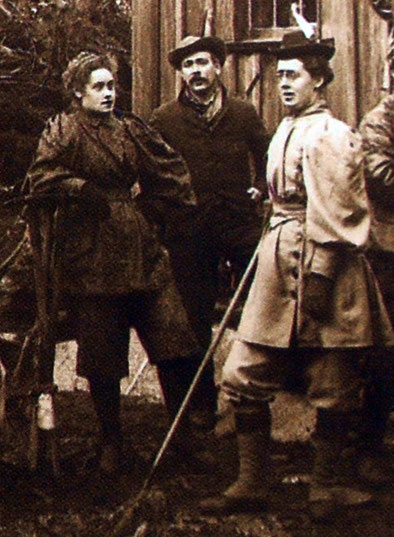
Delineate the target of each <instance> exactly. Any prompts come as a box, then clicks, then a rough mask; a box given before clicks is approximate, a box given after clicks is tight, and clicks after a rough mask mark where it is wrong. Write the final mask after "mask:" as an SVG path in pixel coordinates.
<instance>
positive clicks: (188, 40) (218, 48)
mask: <svg viewBox="0 0 394 537" xmlns="http://www.w3.org/2000/svg"><path fill="white" fill-rule="evenodd" d="M200 51H206V52H211V53H212V54H213V55H214V56H216V58H217V59H218V60H219V63H220V65H221V66H223V64H224V62H225V61H226V54H227V53H226V44H225V42H224V41H223V40H222V39H220V38H219V37H214V36H207V37H197V36H195V35H188V36H187V37H184V38H183V39H182V41H180V43H178V45H177V47H176V48H174V49H173V50H171V51H170V52H169V54H168V61H169V62H170V64H171V65H172V66H173V67H175V69H180V68H181V63H182V60H184V59H185V58H187V56H190V55H191V54H194V53H195V52H200Z"/></svg>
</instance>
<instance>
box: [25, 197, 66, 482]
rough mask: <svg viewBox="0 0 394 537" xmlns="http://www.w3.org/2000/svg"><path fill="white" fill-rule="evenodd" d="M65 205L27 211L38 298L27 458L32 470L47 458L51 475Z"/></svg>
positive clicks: (54, 469) (54, 458) (54, 459)
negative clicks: (54, 370) (33, 382)
mask: <svg viewBox="0 0 394 537" xmlns="http://www.w3.org/2000/svg"><path fill="white" fill-rule="evenodd" d="M65 214H66V209H65V208H64V207H62V206H60V205H58V206H57V207H56V209H55V210H54V211H52V209H48V208H47V207H42V206H33V207H31V208H30V211H29V230H30V237H31V244H32V251H33V262H34V264H33V269H34V282H35V292H36V301H37V319H36V330H37V333H38V345H37V348H36V366H37V371H36V375H37V379H36V380H37V386H36V390H35V393H34V395H35V396H36V397H37V405H33V409H32V425H31V435H30V446H29V460H30V466H31V469H32V470H37V469H46V466H47V462H48V460H47V459H48V458H49V460H50V463H51V468H50V469H51V470H52V473H53V475H55V476H56V475H57V474H58V461H57V453H56V441H55V434H54V429H55V422H54V410H53V395H54V393H55V391H56V387H55V385H54V382H53V368H54V362H55V348H56V324H57V320H58V311H59V302H60V290H61V280H62V272H63V271H62V261H63V248H64V242H65V229H64V228H65V226H64V223H65V222H64V220H65Z"/></svg>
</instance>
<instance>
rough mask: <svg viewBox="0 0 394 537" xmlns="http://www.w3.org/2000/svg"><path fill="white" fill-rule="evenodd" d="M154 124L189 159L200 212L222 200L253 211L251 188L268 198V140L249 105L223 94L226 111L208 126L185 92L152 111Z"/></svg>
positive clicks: (220, 113)
mask: <svg viewBox="0 0 394 537" xmlns="http://www.w3.org/2000/svg"><path fill="white" fill-rule="evenodd" d="M150 122H151V124H152V125H153V127H155V128H156V129H157V130H158V131H159V132H160V134H161V135H162V136H163V138H164V139H165V140H166V141H167V142H168V143H169V144H170V145H171V146H172V147H173V148H174V149H176V151H178V152H179V153H180V154H181V155H182V156H183V158H184V159H185V161H186V163H187V165H188V168H189V170H190V173H191V177H192V186H193V190H194V191H195V193H196V196H197V200H198V205H199V206H201V205H204V204H206V203H209V202H210V201H211V200H213V199H217V198H222V199H225V200H229V202H230V203H233V205H234V207H239V209H240V210H242V209H244V210H245V209H246V210H251V207H252V205H253V204H251V202H250V199H249V196H248V194H247V190H248V188H250V187H251V186H255V187H257V188H259V189H260V190H262V191H263V193H265V192H266V187H265V155H266V151H267V147H268V136H267V133H266V131H265V128H264V125H263V122H262V121H261V119H260V118H259V116H258V115H257V112H256V110H255V108H254V106H253V105H251V104H250V103H247V102H245V101H242V100H241V99H239V98H231V97H227V95H226V92H225V90H224V104H223V107H222V109H221V110H220V111H219V112H218V113H217V114H216V115H215V116H214V118H213V119H212V121H210V122H208V121H207V120H206V119H205V118H204V117H202V116H200V115H199V114H197V113H196V111H195V110H194V109H193V108H192V107H190V106H188V105H187V104H186V102H185V98H184V96H183V91H182V92H181V93H180V95H179V97H178V99H177V100H174V101H171V102H169V103H166V104H163V105H162V106H160V107H159V108H158V109H156V110H154V112H153V114H152V117H151V120H150ZM250 156H252V158H253V161H254V169H255V178H253V177H252V172H251V166H250Z"/></svg>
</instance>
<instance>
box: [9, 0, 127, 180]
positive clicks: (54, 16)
mask: <svg viewBox="0 0 394 537" xmlns="http://www.w3.org/2000/svg"><path fill="white" fill-rule="evenodd" d="M130 14H131V0H101V1H99V2H97V1H96V0H56V1H49V0H0V31H1V36H2V38H1V41H0V104H1V106H0V177H1V181H0V182H1V185H2V187H3V189H4V188H6V189H7V190H8V189H9V188H10V187H15V186H16V185H18V184H20V183H21V181H23V178H24V175H25V173H26V170H27V167H28V166H29V164H30V162H31V159H32V156H33V154H34V151H35V148H36V146H37V142H38V139H39V135H40V133H41V130H42V128H43V126H44V124H45V121H46V119H47V118H48V117H50V116H51V115H53V114H54V113H55V112H57V111H58V110H60V109H62V108H63V107H64V106H66V105H67V103H66V102H65V101H64V98H63V95H62V87H61V73H62V72H63V70H64V68H65V66H66V65H67V62H68V61H69V60H70V59H71V58H72V57H73V56H75V55H76V54H77V53H78V52H80V51H81V50H86V49H89V50H97V51H111V52H112V53H113V54H114V55H115V56H116V57H117V59H118V61H119V66H120V69H119V87H118V106H119V107H120V108H123V109H128V108H129V106H130V91H131V73H130V55H131V51H130V45H131V28H130Z"/></svg>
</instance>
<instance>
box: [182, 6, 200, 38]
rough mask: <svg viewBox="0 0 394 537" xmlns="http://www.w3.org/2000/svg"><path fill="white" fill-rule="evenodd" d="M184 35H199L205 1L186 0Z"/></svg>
mask: <svg viewBox="0 0 394 537" xmlns="http://www.w3.org/2000/svg"><path fill="white" fill-rule="evenodd" d="M185 5H186V10H185V20H186V35H201V31H202V22H203V17H204V9H205V0H186V2H185Z"/></svg>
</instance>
